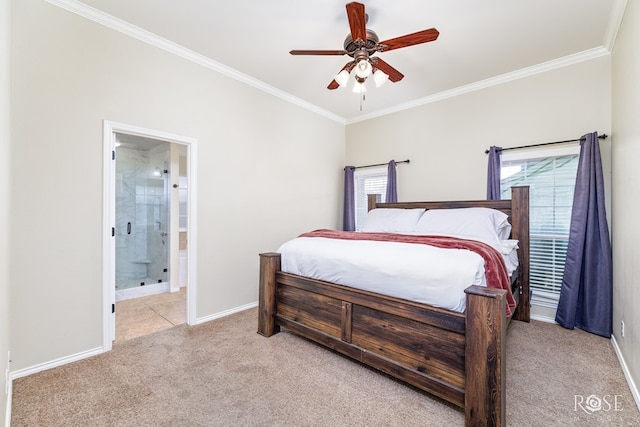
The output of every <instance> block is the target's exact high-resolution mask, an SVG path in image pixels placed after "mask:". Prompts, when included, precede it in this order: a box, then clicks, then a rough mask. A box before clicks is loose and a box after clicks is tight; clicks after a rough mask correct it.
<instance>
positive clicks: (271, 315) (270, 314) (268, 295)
mask: <svg viewBox="0 0 640 427" xmlns="http://www.w3.org/2000/svg"><path fill="white" fill-rule="evenodd" d="M279 270H280V254H279V253H277V252H267V253H263V254H260V282H259V290H258V333H259V334H260V335H264V336H265V337H270V336H271V335H274V334H277V333H278V332H280V326H278V325H276V318H275V315H276V272H277V271H279Z"/></svg>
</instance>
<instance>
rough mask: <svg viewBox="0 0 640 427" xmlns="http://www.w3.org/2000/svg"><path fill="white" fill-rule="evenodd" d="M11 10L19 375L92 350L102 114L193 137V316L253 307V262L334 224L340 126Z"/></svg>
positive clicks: (74, 23)
mask: <svg viewBox="0 0 640 427" xmlns="http://www.w3.org/2000/svg"><path fill="white" fill-rule="evenodd" d="M13 7H14V21H13V25H14V62H13V65H14V75H13V76H14V80H13V85H12V89H13V101H14V104H13V105H12V112H13V118H12V125H13V132H14V138H13V141H12V142H13V145H12V148H13V153H12V165H13V176H14V197H13V198H12V200H11V212H12V213H13V215H14V219H15V221H14V223H13V226H12V234H11V242H12V245H11V250H12V253H13V269H12V274H11V305H12V306H13V307H19V310H14V311H13V312H12V314H11V322H10V327H11V333H12V335H11V336H12V343H11V345H12V359H13V369H14V370H21V369H26V368H29V367H33V366H36V365H38V364H40V363H46V362H49V361H52V360H55V359H57V358H61V357H67V356H69V355H74V354H77V353H80V352H85V351H87V350H91V349H95V348H98V347H100V346H101V343H102V304H103V303H104V302H103V301H102V271H101V269H102V238H103V236H102V232H101V230H102V225H101V224H102V192H101V190H102V122H103V120H105V119H107V120H111V121H115V122H120V123H126V124H130V125H135V126H140V127H144V128H150V129H156V130H159V131H164V132H170V133H174V134H180V135H185V136H189V137H193V138H196V139H197V140H198V154H199V158H198V160H197V161H198V175H197V180H198V195H197V203H198V212H197V216H198V233H199V234H198V236H197V242H198V248H197V250H198V259H197V263H198V271H197V275H198V287H197V296H198V304H197V313H196V316H197V317H198V318H203V317H207V316H210V315H213V314H216V313H219V312H222V311H224V310H228V309H233V308H235V307H239V306H242V305H245V304H249V303H252V302H255V301H257V280H258V253H259V252H265V251H271V250H276V249H277V248H278V246H279V245H280V244H281V243H282V242H283V241H285V240H286V239H288V238H291V237H292V236H293V235H296V233H300V232H302V231H307V230H308V229H310V228H318V227H336V226H337V224H338V222H339V217H340V200H339V197H336V194H338V192H339V189H340V187H341V180H342V174H341V171H342V167H343V165H344V138H345V136H344V126H343V125H342V124H339V123H336V122H333V121H331V120H329V119H326V118H323V117H320V116H318V115H316V114H314V113H312V112H309V111H307V110H304V109H302V108H299V107H297V106H294V105H292V104H290V103H288V102H286V101H284V100H282V99H279V98H276V97H274V96H272V95H269V94H267V93H265V92H262V91H260V90H258V89H255V88H252V87H250V86H247V85H245V84H243V83H240V82H238V81H236V80H233V79H230V78H228V77H225V76H222V75H220V74H218V73H216V72H213V71H211V70H209V69H206V68H203V67H201V66H199V65H196V64H194V63H191V62H188V61H186V60H184V59H181V58H178V57H176V56H173V55H171V54H169V53H167V52H165V51H162V50H160V49H157V48H154V47H151V46H149V45H146V44H144V43H142V42H139V41H137V40H133V39H131V38H129V37H127V36H125V35H123V34H120V33H117V32H115V31H113V30H110V29H107V28H105V27H102V26H101V25H99V24H96V23H94V22H92V21H89V20H86V19H84V18H81V17H79V16H76V15H74V14H71V13H69V12H67V11H65V10H63V9H60V8H58V7H56V6H53V5H51V4H48V3H45V2H43V1H41V0H20V1H19V2H15V3H14V6H13ZM3 205H4V204H3ZM0 350H2V348H0ZM0 357H1V355H0Z"/></svg>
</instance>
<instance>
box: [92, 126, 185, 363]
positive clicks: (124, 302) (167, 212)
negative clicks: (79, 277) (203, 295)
mask: <svg viewBox="0 0 640 427" xmlns="http://www.w3.org/2000/svg"><path fill="white" fill-rule="evenodd" d="M195 142H196V141H195V140H193V139H191V138H187V137H182V136H178V135H172V134H167V133H163V132H158V131H153V130H149V129H141V128H138V127H132V126H128V125H123V124H118V123H113V122H105V180H104V181H105V182H104V186H105V206H106V208H105V229H106V230H105V231H106V232H107V234H108V238H107V242H106V243H105V245H104V247H105V251H104V252H105V262H104V268H105V274H104V281H105V284H104V286H105V292H104V295H105V300H106V301H107V307H106V308H105V312H104V317H105V328H104V335H105V338H104V340H103V341H104V343H103V344H104V347H105V351H107V350H109V349H110V348H111V345H112V343H113V342H114V341H116V342H119V341H124V340H127V339H131V338H135V337H137V336H140V335H145V334H147V333H152V332H157V331H159V330H162V329H166V328H169V327H173V326H175V325H178V324H182V323H189V324H193V323H194V317H195V316H194V311H195V310H193V307H195V268H194V262H193V261H192V260H195V243H194V240H195V239H194V237H195V231H194V227H195V216H194V198H193V195H194V194H195V193H194V188H193V187H194V186H195V179H194V169H195V166H194V155H195V154H194V153H195V149H196V147H195Z"/></svg>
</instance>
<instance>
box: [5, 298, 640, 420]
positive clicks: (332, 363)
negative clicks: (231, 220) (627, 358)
mask: <svg viewBox="0 0 640 427" xmlns="http://www.w3.org/2000/svg"><path fill="white" fill-rule="evenodd" d="M256 328H257V310H256V309H252V310H247V311H245V312H242V313H238V314H235V315H232V316H229V317H227V318H224V319H219V320H215V321H211V322H208V323H206V324H202V325H198V326H193V327H189V326H186V325H182V326H177V327H175V328H172V329H169V330H166V331H162V332H158V333H155V334H152V335H148V336H145V337H140V338H136V339H133V340H131V341H126V342H124V343H122V344H119V345H116V346H115V347H114V349H113V350H112V351H111V352H109V353H105V354H102V355H99V356H96V357H92V358H90V359H85V360H82V361H79V362H75V363H72V364H69V365H65V366H62V367H59V368H55V369H51V370H48V371H44V372H40V373H38V374H34V375H31V376H29V377H25V378H20V379H18V380H16V381H14V384H13V405H12V414H13V416H12V423H11V425H12V426H15V427H18V426H403V427H404V426H462V425H464V414H463V412H462V411H461V410H459V409H457V408H454V407H452V406H450V405H448V404H446V403H443V402H442V401H441V400H438V399H436V398H433V397H431V396H430V395H428V394H425V393H422V392H419V391H417V390H415V389H413V388H410V387H407V386H405V385H403V384H402V383H400V382H398V381H395V380H393V379H390V378H388V377H386V376H384V375H381V374H379V373H377V372H375V371H373V370H370V369H368V368H366V367H364V366H361V365H359V364H357V363H355V362H352V361H350V360H349V359H346V358H344V357H342V356H340V355H338V354H335V353H333V352H331V351H328V350H325V349H323V348H320V347H318V346H316V345H314V344H312V343H310V342H307V341H305V340H303V339H300V338H297V337H295V336H293V335H291V334H288V333H280V334H278V335H275V336H273V337H271V338H264V337H262V336H260V335H258V334H257V333H256ZM507 351H508V358H507V372H508V377H507V423H508V425H510V426H545V427H547V426H581V427H582V426H640V414H639V413H638V409H637V407H636V405H635V403H634V400H633V397H632V395H631V393H630V391H629V388H628V385H627V383H626V382H625V379H624V376H623V374H622V372H621V370H620V367H619V364H618V361H617V359H616V357H615V354H614V352H613V349H612V347H611V343H610V341H609V340H607V339H604V338H601V337H597V336H594V335H591V334H588V333H585V332H582V331H579V330H573V331H569V330H565V329H563V328H561V327H560V326H557V325H551V324H545V323H540V322H532V323H530V324H525V323H521V322H512V324H511V326H510V327H509V331H508V333H507ZM589 396H591V398H590V399H588V398H589ZM607 396H608V397H607ZM614 399H615V402H614ZM598 401H599V402H600V405H599V407H598ZM578 403H579V404H578ZM609 403H610V404H611V406H610V407H609V406H607V405H608V404H609ZM614 403H615V407H614Z"/></svg>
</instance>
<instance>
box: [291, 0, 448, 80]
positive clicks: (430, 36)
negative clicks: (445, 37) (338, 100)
mask: <svg viewBox="0 0 640 427" xmlns="http://www.w3.org/2000/svg"><path fill="white" fill-rule="evenodd" d="M346 8H347V18H348V19H349V27H350V29H351V33H350V34H348V35H347V37H346V39H345V40H344V49H341V50H292V51H290V52H289V53H290V54H291V55H349V56H350V57H352V58H353V60H352V61H349V62H347V63H346V64H345V66H344V67H342V70H340V72H339V73H338V75H337V76H336V77H335V78H334V79H333V80H332V81H331V83H329V86H327V89H331V90H333V89H337V88H338V87H340V86H345V85H346V83H347V80H348V78H349V75H350V73H351V71H352V70H353V69H354V68H355V69H356V72H355V79H356V86H355V87H354V92H358V91H362V92H363V91H364V81H365V80H366V79H367V77H369V76H370V75H372V74H373V78H374V81H375V83H376V86H380V85H381V84H382V83H384V82H385V81H386V80H387V79H388V80H391V81H392V82H397V81H400V80H402V78H403V77H404V75H403V74H402V73H401V72H400V71H398V70H396V69H395V68H393V67H392V66H391V65H389V64H387V63H386V62H385V61H383V60H382V59H381V58H378V57H376V56H372V55H375V54H376V53H377V52H386V51H389V50H393V49H400V48H402V47H408V46H413V45H416V44H421V43H427V42H431V41H434V40H436V39H437V38H438V35H439V34H440V33H439V32H438V30H436V29H435V28H430V29H428V30H423V31H418V32H416V33H411V34H407V35H404V36H400V37H396V38H393V39H389V40H385V41H382V42H381V41H379V39H378V35H377V34H376V33H375V32H374V31H373V30H370V29H368V28H366V24H367V18H368V16H367V14H366V13H365V9H364V4H362V3H358V2H351V3H347V5H346ZM357 89H359V90H357Z"/></svg>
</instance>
